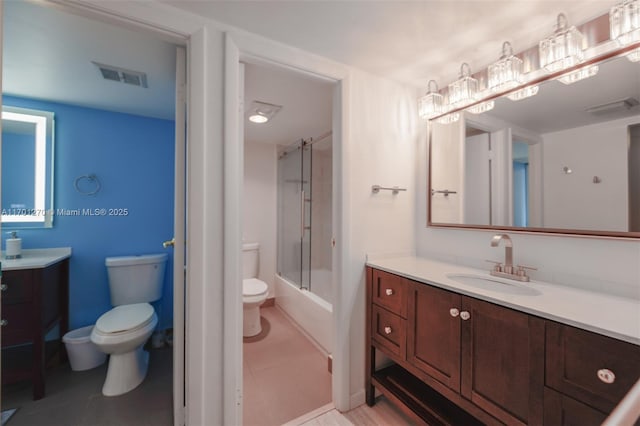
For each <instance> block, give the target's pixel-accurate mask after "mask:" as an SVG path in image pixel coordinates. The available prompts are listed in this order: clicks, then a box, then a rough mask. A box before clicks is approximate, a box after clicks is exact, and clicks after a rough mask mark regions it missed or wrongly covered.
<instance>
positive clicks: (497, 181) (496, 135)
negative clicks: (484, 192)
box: [491, 128, 513, 226]
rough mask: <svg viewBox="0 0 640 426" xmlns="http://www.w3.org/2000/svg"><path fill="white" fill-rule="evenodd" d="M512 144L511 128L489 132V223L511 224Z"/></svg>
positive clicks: (498, 224)
mask: <svg viewBox="0 0 640 426" xmlns="http://www.w3.org/2000/svg"><path fill="white" fill-rule="evenodd" d="M512 153H513V144H512V137H511V129H510V128H505V129H501V130H498V131H496V132H493V133H491V224H492V225H496V226H512V225H513V164H512V161H513V160H512V158H513V154H512Z"/></svg>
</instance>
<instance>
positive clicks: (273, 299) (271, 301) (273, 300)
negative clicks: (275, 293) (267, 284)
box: [261, 297, 276, 308]
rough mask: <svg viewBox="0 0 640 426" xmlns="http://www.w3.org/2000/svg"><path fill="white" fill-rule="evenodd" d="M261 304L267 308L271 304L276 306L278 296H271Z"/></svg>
mask: <svg viewBox="0 0 640 426" xmlns="http://www.w3.org/2000/svg"><path fill="white" fill-rule="evenodd" d="M261 306H264V307H265V308H268V307H269V306H276V298H275V297H269V298H268V299H267V300H265V301H264V303H263V304H262V305H261Z"/></svg>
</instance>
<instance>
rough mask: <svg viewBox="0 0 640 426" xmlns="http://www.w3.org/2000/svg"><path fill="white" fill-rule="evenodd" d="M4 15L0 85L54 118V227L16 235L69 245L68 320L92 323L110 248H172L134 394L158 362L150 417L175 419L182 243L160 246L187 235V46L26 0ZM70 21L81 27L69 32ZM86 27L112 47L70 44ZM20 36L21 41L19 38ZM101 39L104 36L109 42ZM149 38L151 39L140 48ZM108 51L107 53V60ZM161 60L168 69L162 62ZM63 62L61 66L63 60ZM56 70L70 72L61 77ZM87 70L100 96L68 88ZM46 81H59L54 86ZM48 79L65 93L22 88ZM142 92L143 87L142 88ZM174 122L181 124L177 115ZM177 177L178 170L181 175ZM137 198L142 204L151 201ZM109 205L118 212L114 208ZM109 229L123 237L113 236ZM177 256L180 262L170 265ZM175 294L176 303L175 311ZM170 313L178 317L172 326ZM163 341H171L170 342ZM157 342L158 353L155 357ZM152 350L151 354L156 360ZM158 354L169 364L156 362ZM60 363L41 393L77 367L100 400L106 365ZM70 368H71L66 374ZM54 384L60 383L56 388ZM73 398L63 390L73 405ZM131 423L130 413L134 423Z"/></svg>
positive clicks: (34, 242) (104, 295)
mask: <svg viewBox="0 0 640 426" xmlns="http://www.w3.org/2000/svg"><path fill="white" fill-rule="evenodd" d="M3 14H4V17H3V19H4V23H5V25H3V28H4V38H3V43H4V50H5V51H4V59H5V60H4V66H5V67H7V68H5V70H4V73H3V74H4V78H3V92H4V93H5V96H4V99H3V103H12V104H14V105H17V106H29V107H32V108H36V107H37V108H39V109H47V110H52V111H53V112H54V113H55V114H56V117H57V118H58V121H57V126H56V135H57V140H56V144H57V145H56V157H55V158H56V160H55V165H56V176H55V178H54V180H55V184H54V197H55V202H54V206H55V207H56V210H55V211H56V212H61V213H60V214H59V215H58V216H57V217H54V224H53V228H52V229H51V230H45V231H43V230H32V229H29V230H24V231H20V232H21V233H22V234H23V235H22V236H23V241H24V245H23V247H24V249H25V250H29V249H34V248H42V247H59V246H70V247H71V249H72V257H71V266H70V269H71V274H70V276H71V279H70V297H69V302H70V303H69V313H70V315H69V317H70V318H69V319H70V321H69V322H70V324H69V325H70V328H71V329H75V328H79V327H82V326H84V325H89V324H93V323H95V320H96V319H97V318H98V317H99V316H100V315H101V314H102V313H104V312H106V311H108V310H109V309H111V302H110V298H109V289H108V280H107V274H106V267H105V258H106V257H112V256H122V255H138V254H144V253H163V252H169V253H170V259H171V258H173V261H171V260H170V261H169V262H168V265H167V269H166V273H165V280H164V285H163V287H164V290H163V293H162V297H161V299H160V300H159V301H157V302H154V303H153V306H154V310H155V312H156V314H157V316H158V319H159V325H158V329H157V330H156V331H157V332H158V333H156V339H155V342H154V343H155V346H162V347H163V348H162V349H160V348H151V351H152V355H151V362H150V367H149V368H150V370H149V375H148V377H147V378H146V380H145V381H143V384H142V385H141V386H140V387H139V388H136V389H135V390H134V391H132V392H137V393H141V392H144V388H145V386H146V388H147V390H150V389H153V390H157V389H160V386H158V382H156V381H155V380H156V379H154V378H153V377H152V376H153V374H154V371H155V372H159V373H161V381H162V386H164V387H165V389H166V390H165V391H163V392H162V395H163V396H162V398H164V399H166V402H167V403H166V404H165V403H163V404H162V405H163V406H164V407H168V410H167V409H165V410H164V412H159V411H160V410H156V411H155V414H157V415H158V416H159V417H158V421H157V422H156V423H158V424H162V423H164V422H165V420H166V424H172V423H173V422H174V412H173V410H172V409H171V406H172V405H173V400H172V396H171V395H172V388H173V387H174V386H173V381H174V377H173V375H172V373H171V371H172V369H173V364H174V362H175V363H176V364H175V365H176V366H177V368H176V369H175V370H174V372H175V373H176V374H177V375H179V376H180V375H181V377H184V361H183V360H184V337H183V335H184V332H183V329H184V297H183V295H181V293H183V291H184V289H183V283H184V264H185V262H184V255H183V254H182V253H178V252H179V250H175V252H176V253H175V255H174V253H173V250H171V249H164V248H163V247H162V241H164V240H170V239H171V238H172V236H174V230H175V231H176V234H175V238H176V242H177V243H178V247H183V245H184V136H185V131H184V118H180V119H179V118H178V116H179V115H180V113H179V112H178V110H179V109H184V108H183V106H184V96H183V95H180V94H179V93H178V94H176V79H177V78H178V77H176V75H178V74H181V76H182V77H181V78H183V77H184V71H185V68H186V67H185V57H184V49H183V50H182V53H179V52H178V50H176V45H175V44H172V43H167V42H165V41H162V40H160V38H159V37H157V36H156V35H154V34H151V35H150V34H149V33H143V32H137V31H130V30H126V29H123V28H121V27H119V26H114V25H111V24H104V23H103V22H99V21H94V20H92V19H87V18H83V17H80V16H76V15H70V14H68V13H66V12H65V11H62V10H60V9H54V8H50V7H46V6H42V5H36V4H32V3H29V2H11V3H7V4H4V11H3ZM51 20H54V21H51ZM61 22H63V23H61ZM31 26H36V27H38V26H40V27H42V28H57V29H59V31H56V32H54V34H51V32H48V33H47V34H45V35H44V36H43V35H42V33H41V32H39V31H37V29H33V28H32V29H31V30H29V28H31ZM11 27H19V28H21V29H22V30H28V31H29V34H28V36H23V35H19V34H18V35H12V33H11V32H10V31H12V28H11ZM76 29H77V31H86V33H84V32H80V33H76V32H75V31H76ZM109 33H119V34H120V36H121V37H124V38H125V39H126V40H127V42H128V43H130V44H131V45H132V46H135V47H134V51H135V50H136V49H138V51H144V52H145V54H144V55H141V56H147V58H150V59H151V61H154V60H156V62H155V64H156V65H155V67H151V68H153V69H151V70H149V69H148V68H147V67H145V66H140V65H136V61H134V60H132V56H135V55H131V54H130V52H131V51H127V53H126V54H125V55H124V56H119V55H118V53H119V52H120V50H125V49H124V48H123V43H122V42H118V39H113V38H111V37H110V36H108V34H109ZM92 36H93V37H101V41H102V42H103V43H102V44H101V45H103V44H106V45H107V46H110V47H108V49H107V50H106V51H107V52H109V54H105V53H104V52H105V51H104V50H101V49H99V48H97V47H89V48H86V47H84V48H78V47H77V44H74V43H75V42H81V43H89V42H90V40H92V38H91V37H92ZM16 40H19V42H18V43H17V42H16ZM93 40H95V39H93ZM107 41H109V42H110V43H106V42H107ZM7 46H11V47H12V49H13V50H12V49H7ZM29 46H31V47H29ZM74 46H75V47H76V49H75V50H76V51H77V52H76V53H78V56H79V55H80V54H81V53H82V52H90V54H91V55H93V57H92V58H90V59H91V60H85V59H87V58H79V57H78V56H74V55H73V52H70V50H74ZM144 46H146V47H147V48H146V49H145V48H143V47H144ZM34 49H35V52H36V53H35V55H34ZM16 50H24V51H26V52H29V53H30V54H31V58H33V57H34V56H35V57H38V58H39V59H40V61H39V62H38V64H40V63H41V62H42V63H44V64H45V65H40V68H41V69H42V70H44V71H46V79H44V80H42V79H40V78H39V77H38V75H39V74H38V72H37V71H38V70H37V69H36V70H34V69H33V68H29V67H27V66H22V65H20V58H19V56H16V55H17V54H18V53H19V52H16ZM47 51H48V52H56V55H47V54H45V52H47ZM167 52H169V56H168V58H169V60H168V61H169V62H166V61H165V60H166V59H167V56H166V55H165V54H166V53H167ZM98 56H101V57H98ZM105 56H108V58H107V59H104V57H105ZM178 57H181V66H180V67H176V63H177V62H178ZM123 58H124V59H123ZM74 59H77V61H74ZM46 61H50V63H47V62H46ZM96 62H99V63H100V64H102V65H104V62H109V64H110V65H114V67H113V68H116V74H117V75H118V77H119V79H120V81H115V79H114V78H111V81H108V79H107V77H109V73H108V72H103V71H102V70H101V69H100V67H99V66H98V64H97V63H96ZM129 64H131V65H129ZM166 65H168V66H169V68H166V69H160V68H162V67H163V66H166ZM63 66H67V67H68V68H66V69H64V68H62V67H63ZM178 69H179V70H178ZM60 70H64V71H60ZM112 70H113V69H112ZM126 71H146V74H147V77H148V79H146V84H147V85H148V87H143V86H144V83H143V81H142V80H144V79H142V78H139V81H138V82H139V83H140V84H139V85H135V84H132V82H131V81H127V73H126ZM61 73H62V74H64V75H66V76H67V77H66V78H58V79H56V77H60V75H61ZM19 74H22V76H21V75H19ZM89 74H91V78H93V77H96V80H97V81H98V82H99V83H96V84H98V85H99V84H103V85H105V84H106V85H111V86H104V87H108V89H106V91H105V92H103V93H102V96H95V97H94V99H93V100H91V99H89V100H86V101H82V100H78V98H73V93H74V91H75V92H84V93H87V92H89V89H88V87H87V86H86V85H84V84H85V83H86V80H85V75H89ZM129 75H131V74H130V73H129ZM69 76H74V78H69ZM21 77H23V78H21ZM24 77H27V78H24ZM111 77H113V75H111ZM105 79H107V80H105ZM163 79H164V80H163ZM159 80H163V81H162V83H161V84H163V85H164V86H163V87H164V93H160V94H159V93H158V91H157V90H154V89H156V88H157V87H158V84H159ZM183 80H184V79H183ZM23 81H26V82H27V83H28V86H29V87H26V88H25V85H24V84H23ZM51 81H54V82H56V84H51ZM123 81H124V82H123ZM47 82H48V83H47ZM48 86H51V87H53V86H60V89H62V90H64V91H65V92H66V94H65V96H66V97H62V96H60V95H58V94H56V93H53V92H50V93H49V92H48V93H45V94H40V95H38V94H37V93H35V92H30V91H29V90H28V89H29V88H44V89H43V90H46V87H48ZM154 86H155V87H154ZM178 86H181V87H180V88H181V89H182V90H183V91H184V87H182V85H178ZM136 91H137V92H136ZM167 91H168V93H166V92H167ZM119 93H127V95H126V100H127V102H126V104H127V106H126V107H124V108H123V107H122V106H121V105H120V106H119V105H117V95H118V94H119ZM138 94H143V96H141V97H138V96H137V95H138ZM167 95H168V96H167ZM153 96H157V97H156V98H155V100H154V101H153V102H152V103H155V109H145V106H144V102H138V101H139V98H145V97H153ZM176 99H178V102H176ZM180 104H181V105H180ZM177 105H179V107H177ZM176 120H178V122H181V123H182V124H181V125H180V126H178V125H176V124H175V123H176ZM180 136H181V137H182V141H180V139H181V138H180ZM180 162H181V165H180ZM174 171H175V177H174ZM82 176H95V177H96V178H97V179H99V181H100V188H99V191H95V192H94V191H93V190H91V191H85V190H84V189H85V188H83V187H80V188H79V189H78V188H77V186H82V184H84V183H85V182H84V180H80V184H79V185H76V186H74V182H76V181H78V179H77V178H78V177H82ZM180 176H181V180H180V179H176V178H177V177H180ZM7 180H8V179H5V181H7ZM85 180H86V179H85ZM143 200H146V202H143ZM180 200H182V201H180ZM141 202H142V203H141ZM143 204H147V205H148V207H149V208H147V207H145V206H144V205H143ZM176 206H178V208H176ZM73 207H77V208H78V209H79V210H80V212H83V211H84V210H83V209H84V208H85V207H86V209H87V210H86V211H92V210H93V209H95V208H100V209H101V208H105V209H106V210H107V214H106V215H105V217H103V218H101V219H100V218H97V217H95V216H93V217H90V216H89V215H84V216H83V215H82V214H80V215H79V216H71V215H64V213H62V212H64V211H66V210H76V209H75V208H73ZM58 208H59V210H58ZM109 211H113V212H114V214H113V216H111V215H109ZM115 212H121V213H122V214H121V215H116V213H115ZM107 216H108V217H107ZM99 219H100V220H99ZM174 222H175V223H174ZM116 236H119V237H117V238H116ZM180 252H182V250H180ZM176 264H177V265H178V267H174V265H176ZM179 301H181V303H180V302H179ZM174 303H177V305H178V308H177V309H176V306H174ZM180 306H181V307H180ZM174 314H176V315H174ZM174 319H177V320H176V322H175V324H174ZM174 331H175V332H174ZM60 337H61V336H59V335H56V334H55V332H54V333H52V336H51V337H50V338H51V339H54V340H56V339H59V338H60ZM170 345H173V348H175V351H174V349H172V347H171V346H170ZM154 350H157V351H164V352H163V353H162V354H159V355H158V356H157V357H154V353H153V351H154ZM174 352H175V353H177V354H178V356H177V357H174V356H173V355H174ZM158 353H159V352H158ZM154 359H155V360H157V362H156V366H155V367H154ZM172 359H173V361H172ZM158 363H164V364H163V366H160V364H158ZM65 368H67V369H68V367H67V366H65V365H62V366H61V369H62V370H63V369H65ZM61 369H58V368H54V369H51V370H50V373H52V374H54V375H56V378H55V380H58V379H59V380H58V381H57V382H55V381H54V382H52V383H50V384H49V385H50V387H51V389H52V392H49V393H47V392H46V391H45V399H46V398H47V394H49V395H51V396H53V395H52V393H54V391H55V390H56V389H63V388H67V386H66V385H64V383H67V384H68V383H76V382H78V381H82V380H80V379H79V377H84V376H87V377H88V376H89V375H95V379H96V386H97V390H96V391H95V392H93V391H91V392H93V393H90V392H88V391H87V392H82V393H83V394H84V396H87V395H89V396H90V397H91V399H92V404H99V401H100V400H101V398H102V397H101V392H100V388H101V386H102V382H103V381H104V375H105V371H99V369H106V364H105V365H103V366H101V367H97V368H96V370H92V371H91V372H87V373H84V372H71V371H69V370H67V371H66V372H65V371H61ZM66 373H68V374H67V375H66V376H65V374H66ZM98 373H100V374H98ZM7 376H8V375H7ZM159 380H160V379H159ZM176 382H177V383H179V385H178V386H179V388H178V392H175V393H176V394H177V395H178V399H179V404H178V407H177V408H178V409H177V410H176V412H175V415H176V416H178V417H179V416H180V415H182V412H183V409H182V407H183V406H184V398H183V395H184V393H183V386H184V379H178V380H177V381H176ZM58 384H60V386H59V387H57V388H56V386H58ZM11 386H16V387H14V388H12V389H4V392H3V395H2V396H3V408H4V407H5V406H6V405H7V404H5V403H4V402H5V401H4V399H5V397H11V396H12V395H11V393H12V391H15V392H14V394H17V393H20V392H22V390H21V389H22V388H20V386H23V387H28V386H29V383H28V382H20V383H17V384H14V385H11ZM26 393H28V391H27V392H26ZM127 395H129V394H125V395H123V396H121V397H114V399H111V400H105V401H108V404H110V405H111V406H119V407H120V408H122V407H123V405H122V404H124V406H126V405H127V403H125V402H120V401H127V399H128V400H129V401H130V402H129V403H133V402H134V401H133V400H132V399H131V398H130V397H131V395H129V398H127ZM150 395H151V394H150ZM67 399H68V398H65V401H67ZM58 402H59V401H58ZM71 402H72V401H71V400H69V403H71ZM25 404H26V403H25ZM54 405H55V404H54ZM134 405H135V404H134ZM98 406H99V405H95V406H89V405H87V407H88V408H89V412H86V413H84V415H86V416H89V417H86V419H92V418H93V417H91V416H95V413H96V412H100V409H99V408H96V407H98ZM40 407H42V404H40ZM40 411H41V414H43V415H45V416H46V417H47V418H48V420H49V422H51V421H52V419H53V418H57V417H56V416H60V415H78V410H72V409H70V410H60V406H59V404H58V405H56V408H55V413H53V414H50V415H47V414H46V413H45V412H43V411H42V410H40ZM124 412H126V409H125V410H124ZM148 414H149V413H147V415H148ZM28 415H29V411H28V410H27V409H26V405H22V406H21V407H20V409H19V410H18V412H17V414H15V416H16V417H14V420H13V421H14V422H17V421H18V419H19V417H20V416H23V417H24V416H28ZM25 418H26V417H25ZM147 419H148V417H147ZM32 420H34V418H32ZM61 420H62V419H61ZM67 420H68V421H61V423H74V422H77V421H81V420H82V418H76V417H74V418H68V419H67ZM121 420H122V421H123V423H126V422H127V419H121ZM129 420H131V419H129ZM34 421H35V420H34ZM87 421H89V420H87ZM32 423H33V421H32ZM133 423H134V424H135V423H136V422H135V421H133ZM137 423H139V422H137ZM36 424H37V421H36Z"/></svg>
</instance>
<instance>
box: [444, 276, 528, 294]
mask: <svg viewBox="0 0 640 426" xmlns="http://www.w3.org/2000/svg"><path fill="white" fill-rule="evenodd" d="M447 278H449V279H452V280H454V281H456V282H459V283H460V284H465V285H469V286H472V287H476V288H481V289H484V290H491V291H496V292H500V293H508V294H518V295H523V296H537V295H539V294H540V292H539V291H538V290H536V289H535V288H532V287H530V284H520V283H519V282H517V281H513V282H509V281H508V280H506V279H505V280H503V279H500V278H494V277H487V276H482V275H474V274H447Z"/></svg>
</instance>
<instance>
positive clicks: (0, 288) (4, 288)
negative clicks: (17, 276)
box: [0, 284, 9, 291]
mask: <svg viewBox="0 0 640 426" xmlns="http://www.w3.org/2000/svg"><path fill="white" fill-rule="evenodd" d="M7 290H9V286H8V285H7V284H0V291H7Z"/></svg>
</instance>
